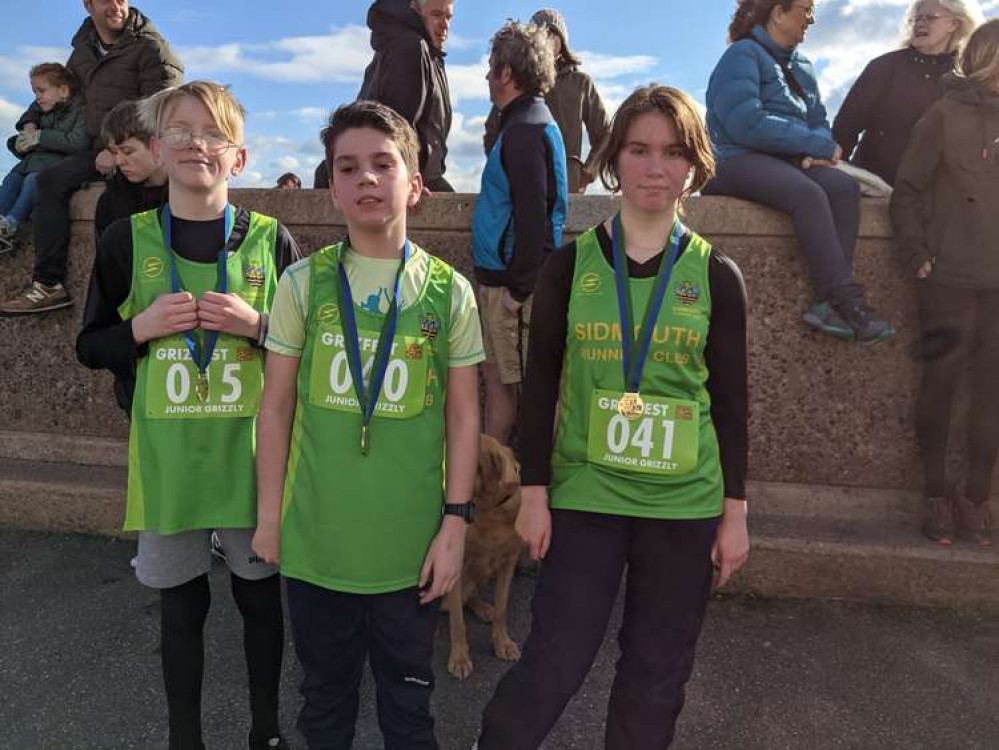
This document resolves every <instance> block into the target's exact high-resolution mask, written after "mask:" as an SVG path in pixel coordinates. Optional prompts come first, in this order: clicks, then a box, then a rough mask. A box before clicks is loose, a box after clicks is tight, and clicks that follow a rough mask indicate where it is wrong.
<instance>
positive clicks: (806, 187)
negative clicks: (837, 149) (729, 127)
mask: <svg viewBox="0 0 999 750" xmlns="http://www.w3.org/2000/svg"><path fill="white" fill-rule="evenodd" d="M702 192H703V193H704V194H705V195H730V196H732V197H733V198H743V199H745V200H749V201H753V202H754V203H761V204H763V205H764V206H769V207H770V208H775V209H777V210H778V211H783V212H784V213H787V214H790V215H791V220H792V221H793V222H794V231H795V234H796V235H797V237H798V251H799V252H800V253H801V256H802V257H803V258H804V260H805V264H806V265H807V267H808V274H809V277H810V279H811V283H812V290H813V293H814V295H815V299H816V301H825V300H829V299H830V298H832V297H835V296H836V295H834V294H833V290H834V289H837V288H846V287H848V286H849V285H851V284H852V283H853V249H854V246H855V245H856V244H857V234H858V232H859V228H860V188H859V187H858V186H857V183H856V182H855V181H854V180H853V178H851V177H849V176H847V175H846V174H844V173H842V172H840V171H839V170H836V169H832V168H830V167H812V168H811V169H801V168H800V167H797V166H795V165H794V164H793V163H791V162H790V161H788V160H786V159H783V158H781V157H777V156H771V155H769V154H761V153H749V154H742V155H740V156H733V157H730V158H728V159H725V160H724V161H722V162H721V163H720V164H719V165H718V173H717V175H716V176H715V178H714V179H713V180H712V181H711V182H710V183H708V185H707V186H706V187H705V188H704V190H703V191H702Z"/></svg>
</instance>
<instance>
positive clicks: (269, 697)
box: [160, 574, 284, 750]
mask: <svg viewBox="0 0 999 750" xmlns="http://www.w3.org/2000/svg"><path fill="white" fill-rule="evenodd" d="M230 578H231V584H232V594H233V597H234V598H235V600H236V606H237V607H238V608H239V613H240V614H241V615H242V617H243V651H244V654H245V657H246V667H247V672H248V677H249V680H248V681H249V687H250V714H251V717H252V722H253V723H252V726H251V730H250V737H251V738H252V739H253V740H254V741H255V742H260V743H262V742H265V741H266V740H268V739H270V738H272V737H276V736H277V735H278V734H279V733H280V729H279V726H278V698H279V694H280V688H281V662H282V659H283V655H284V612H283V610H282V609H281V579H280V578H279V577H278V576H277V575H276V574H275V575H272V576H270V577H269V578H264V579H262V580H259V581H247V580H244V579H242V578H239V577H238V576H236V575H231V574H230ZM210 605H211V593H210V590H209V587H208V576H207V575H202V576H198V577H197V578H194V579H192V580H190V581H188V582H187V583H185V584H182V585H180V586H176V587H174V588H169V589H162V590H161V591H160V650H161V655H162V662H163V683H164V687H165V688H166V697H167V708H168V710H169V717H170V750H203V749H204V743H203V741H202V733H201V685H202V682H203V680H204V672H205V636H204V632H205V618H206V617H207V616H208V609H209V607H210Z"/></svg>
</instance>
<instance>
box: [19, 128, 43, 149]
mask: <svg viewBox="0 0 999 750" xmlns="http://www.w3.org/2000/svg"><path fill="white" fill-rule="evenodd" d="M41 138H42V131H41V130H37V129H36V130H24V131H22V132H21V134H20V135H19V136H17V139H16V140H15V141H14V148H15V149H17V152H18V153H21V154H26V153H28V152H29V151H31V150H32V149H33V148H36V147H37V146H38V142H39V141H40V140H41Z"/></svg>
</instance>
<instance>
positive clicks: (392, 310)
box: [337, 239, 411, 456]
mask: <svg viewBox="0 0 999 750" xmlns="http://www.w3.org/2000/svg"><path fill="white" fill-rule="evenodd" d="M410 252H411V250H410V244H409V239H407V240H406V244H405V245H404V246H403V250H402V263H400V264H399V270H398V271H396V274H395V284H394V289H393V293H392V302H391V303H390V304H389V309H388V312H387V313H386V314H385V319H384V320H383V321H382V330H381V334H380V335H379V337H378V348H377V349H376V350H375V361H374V365H373V367H372V370H371V383H370V387H365V385H364V368H363V367H362V366H361V345H360V339H359V337H358V332H357V319H356V317H355V315H354V295H353V294H352V293H351V291H350V280H349V279H348V278H347V269H345V268H344V266H343V254H342V252H341V255H340V259H339V263H338V264H337V266H338V270H339V273H340V283H339V284H338V285H337V292H338V297H339V300H340V310H341V315H342V318H343V335H344V343H345V344H346V348H347V364H348V366H349V367H350V376H351V380H353V381H354V392H355V393H356V394H357V402H358V404H359V405H360V408H361V421H362V425H361V453H362V454H363V455H365V456H366V455H368V450H369V446H370V427H371V419H372V417H373V416H374V413H375V405H376V404H377V403H378V394H380V393H381V391H382V383H384V381H385V373H386V371H387V370H388V361H389V355H390V354H391V353H392V340H393V339H394V338H395V329H396V326H397V324H398V322H399V309H400V308H401V307H402V294H401V291H400V287H401V284H400V281H401V279H402V274H403V271H404V270H405V268H406V264H407V263H408V262H409V256H410Z"/></svg>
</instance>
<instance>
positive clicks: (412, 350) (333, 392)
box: [309, 330, 430, 419]
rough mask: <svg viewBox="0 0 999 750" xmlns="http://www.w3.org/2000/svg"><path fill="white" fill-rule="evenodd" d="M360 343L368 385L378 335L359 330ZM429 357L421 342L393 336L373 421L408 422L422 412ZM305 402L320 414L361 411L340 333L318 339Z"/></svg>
mask: <svg viewBox="0 0 999 750" xmlns="http://www.w3.org/2000/svg"><path fill="white" fill-rule="evenodd" d="M358 340H359V344H360V348H361V367H362V370H363V373H364V381H365V383H368V382H370V379H371V369H372V367H373V365H374V360H375V351H376V350H377V348H378V334H377V333H373V332H371V331H358ZM429 356H430V354H429V352H428V351H427V347H426V345H425V343H424V340H423V339H422V338H416V337H413V336H399V335H396V337H395V339H394V340H393V342H392V352H391V353H390V354H389V360H388V367H387V369H386V370H385V380H384V381H383V383H382V390H381V393H379V394H378V402H377V403H376V404H375V416H376V417H387V418H389V419H411V418H412V417H415V416H417V415H419V414H421V413H422V412H423V409H424V408H425V406H426V399H427V367H428V366H429V364H428V359H429ZM309 403H311V404H312V405H313V406H319V407H322V408H324V409H334V410H336V411H352V412H360V406H359V405H358V402H357V393H356V392H355V390H354V379H353V377H351V374H350V365H349V363H348V362H347V349H346V347H345V342H344V336H343V333H342V332H340V331H339V330H335V331H321V332H319V333H318V335H317V336H316V340H315V344H314V346H313V349H312V371H311V372H310V373H309Z"/></svg>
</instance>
